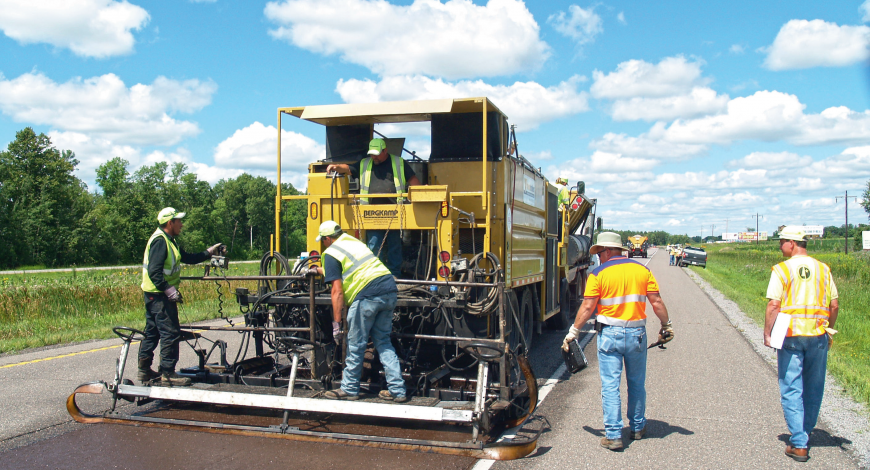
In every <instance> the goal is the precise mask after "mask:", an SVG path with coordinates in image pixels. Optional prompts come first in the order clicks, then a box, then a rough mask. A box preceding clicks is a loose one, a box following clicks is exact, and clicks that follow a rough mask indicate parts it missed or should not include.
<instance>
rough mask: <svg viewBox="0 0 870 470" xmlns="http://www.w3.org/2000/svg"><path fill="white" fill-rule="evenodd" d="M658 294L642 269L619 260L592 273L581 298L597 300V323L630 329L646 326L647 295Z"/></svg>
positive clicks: (621, 259) (652, 282) (646, 272)
mask: <svg viewBox="0 0 870 470" xmlns="http://www.w3.org/2000/svg"><path fill="white" fill-rule="evenodd" d="M658 291H659V286H658V283H657V282H656V279H655V277H654V276H653V274H652V273H651V272H650V270H649V269H648V268H647V267H646V266H644V265H642V264H640V263H638V262H637V261H634V260H630V259H628V258H626V257H624V256H620V257H616V258H611V259H610V260H608V261H607V262H606V263H604V264H602V265H601V266H599V267H598V268H596V269H594V270H593V271H592V273H591V274H590V275H589V278H588V279H587V281H586V291H585V292H584V294H583V296H584V297H598V316H597V317H596V321H598V322H599V323H603V324H605V325H612V326H622V327H626V328H632V327H638V326H644V325H646V301H647V293H648V292H658Z"/></svg>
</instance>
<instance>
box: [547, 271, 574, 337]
mask: <svg viewBox="0 0 870 470" xmlns="http://www.w3.org/2000/svg"><path fill="white" fill-rule="evenodd" d="M571 320H572V318H571V305H569V302H568V280H567V279H562V282H561V285H560V286H559V313H557V314H555V315H553V316H552V317H550V318H549V319H548V320H547V326H549V327H550V328H552V329H554V330H564V329H565V328H568V325H570V324H571Z"/></svg>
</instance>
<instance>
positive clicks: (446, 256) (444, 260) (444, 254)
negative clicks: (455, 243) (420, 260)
mask: <svg viewBox="0 0 870 470" xmlns="http://www.w3.org/2000/svg"><path fill="white" fill-rule="evenodd" d="M438 257H439V258H440V259H441V262H442V263H449V262H450V253H448V252H446V251H442V252H441V253H439V254H438Z"/></svg>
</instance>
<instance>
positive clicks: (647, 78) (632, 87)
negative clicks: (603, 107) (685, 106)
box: [590, 56, 709, 99]
mask: <svg viewBox="0 0 870 470" xmlns="http://www.w3.org/2000/svg"><path fill="white" fill-rule="evenodd" d="M701 65H702V64H701V62H697V61H696V62H689V61H688V60H686V58H685V57H682V56H677V57H667V58H665V59H662V60H661V61H660V62H659V63H658V64H651V63H649V62H646V61H643V60H636V59H632V60H628V61H625V62H622V63H621V64H619V65H618V66H617V67H616V70H615V71H613V72H610V73H608V74H605V73H604V72H601V71H598V70H595V71H594V72H592V80H593V83H592V87H591V88H590V91H591V92H592V96H594V97H595V98H607V99H624V98H633V97H646V98H649V97H662V96H675V95H680V94H683V93H686V92H688V91H690V90H692V88H695V87H696V86H699V85H705V84H707V83H708V82H709V80H707V79H703V78H702V77H701Z"/></svg>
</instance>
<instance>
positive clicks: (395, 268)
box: [326, 139, 420, 277]
mask: <svg viewBox="0 0 870 470" xmlns="http://www.w3.org/2000/svg"><path fill="white" fill-rule="evenodd" d="M387 160H389V164H386V163H385V162H386V161H387ZM333 171H335V172H337V173H339V174H343V175H351V176H353V177H356V178H359V184H360V191H359V193H360V195H366V194H399V193H404V192H407V191H408V186H416V185H419V184H420V179H419V178H417V175H416V174H415V173H414V170H413V169H412V168H411V166H410V165H408V162H406V161H405V160H403V159H402V158H401V157H398V156H396V155H391V154H390V153H389V152H388V151H387V143H386V142H385V141H384V139H372V140H371V142H369V150H368V156H367V157H365V158H363V159H362V160H360V161H358V162H356V163H353V164H350V165H348V164H344V163H339V164H331V165H328V166H327V167H326V172H327V173H330V172H333ZM360 202H361V203H362V204H397V202H396V198H386V197H382V198H362V199H360ZM400 230H401V227H399V226H398V224H397V226H396V228H395V229H391V230H366V245H368V247H369V249H370V250H372V252H374V253H376V254H377V256H378V258H380V259H381V261H382V262H383V263H384V265H386V266H387V269H389V270H390V272H391V273H392V274H393V276H396V277H400V274H401V269H402V239H401V237H400V236H399V231H400ZM385 238H386V239H385Z"/></svg>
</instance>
